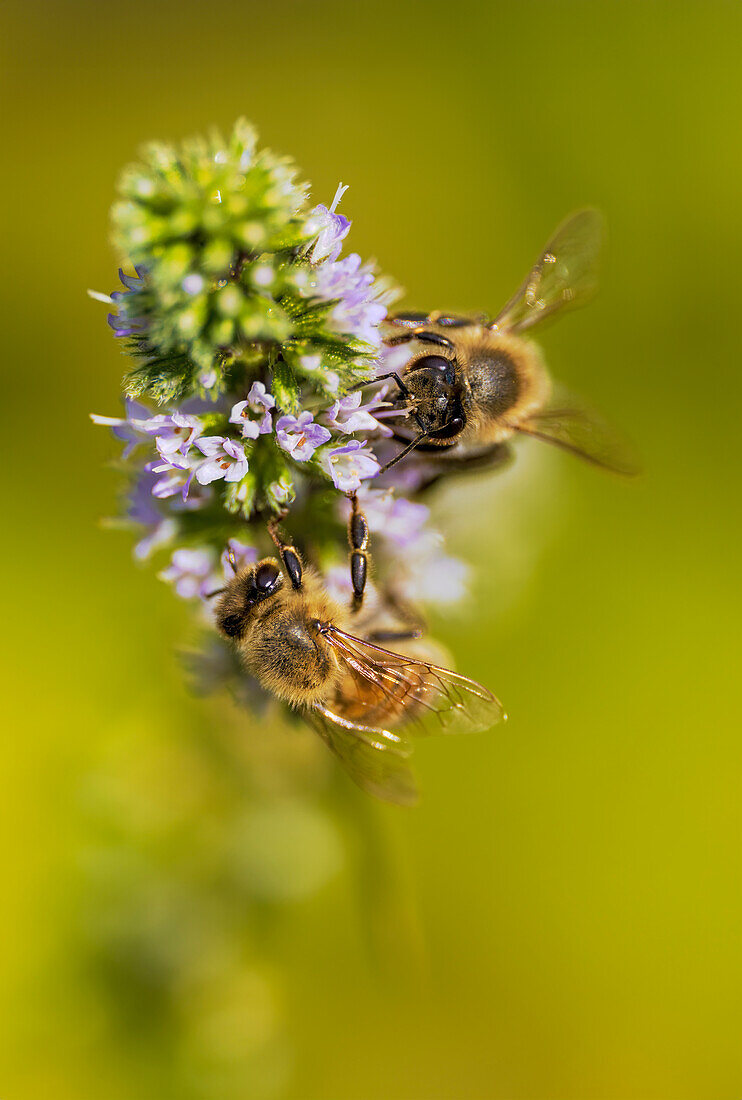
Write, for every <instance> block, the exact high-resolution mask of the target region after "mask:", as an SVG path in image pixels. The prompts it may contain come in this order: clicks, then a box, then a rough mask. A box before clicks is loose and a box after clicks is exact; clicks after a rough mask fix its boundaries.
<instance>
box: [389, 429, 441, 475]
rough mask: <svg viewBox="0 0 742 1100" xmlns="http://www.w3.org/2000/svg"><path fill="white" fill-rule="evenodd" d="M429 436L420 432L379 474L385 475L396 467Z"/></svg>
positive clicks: (427, 433)
mask: <svg viewBox="0 0 742 1100" xmlns="http://www.w3.org/2000/svg"><path fill="white" fill-rule="evenodd" d="M429 435H430V433H429V432H420V434H419V435H416V436H415V438H414V439H413V440H411V441H410V442H409V443H408V444H407V446H406V447H403V448H402V450H401V451H398V452H397V454H396V455H395V456H394V458H392V459H391V460H390V461H389V462H387V464H386V465H385V466H382V467H381V469H380V470H379V474H384V473H386V471H387V470H389V469H391V467H392V466H396V465H397V463H398V462H401V461H402V459H403V458H404V457H405V455H408V454H409V453H410V451H412V450H414V449H415V447H417V446H418V445H419V444H420V443H422V441H423V440H424V439H427V438H428V436H429ZM379 474H377V475H376V476H377V477H378V476H379Z"/></svg>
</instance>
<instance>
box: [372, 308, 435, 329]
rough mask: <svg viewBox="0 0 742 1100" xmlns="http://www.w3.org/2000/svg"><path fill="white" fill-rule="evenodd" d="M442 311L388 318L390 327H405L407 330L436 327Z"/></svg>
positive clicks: (397, 315)
mask: <svg viewBox="0 0 742 1100" xmlns="http://www.w3.org/2000/svg"><path fill="white" fill-rule="evenodd" d="M440 315H441V314H440V310H434V312H433V313H395V314H393V316H391V317H387V318H386V324H388V325H404V327H405V328H419V327H420V326H421V325H434V324H436V323H437V321H438V318H439V317H440Z"/></svg>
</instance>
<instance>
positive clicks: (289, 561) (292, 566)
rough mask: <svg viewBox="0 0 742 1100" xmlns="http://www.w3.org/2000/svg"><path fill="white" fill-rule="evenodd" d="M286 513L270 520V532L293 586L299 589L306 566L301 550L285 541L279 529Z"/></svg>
mask: <svg viewBox="0 0 742 1100" xmlns="http://www.w3.org/2000/svg"><path fill="white" fill-rule="evenodd" d="M286 514H287V513H286V512H282V513H281V515H280V516H279V517H278V518H276V519H272V520H270V521H269V523H268V534H269V535H270V537H271V538H272V539H273V541H274V542H275V544H276V547H277V548H278V552H279V554H280V555H281V561H282V562H283V565H284V568H285V570H286V572H287V573H288V577H289V580H290V581H291V586H292V588H295V589H296V590H297V591H298V590H299V589H300V588H301V580H302V576H303V573H304V566H303V565H302V560H301V557H300V555H299V551H298V550H297V549H296V547H295V546H292V545H291V543H290V542H285V541H284V539H283V538H282V536H281V534H280V532H279V530H278V524H279V523H280V522H281V520H282V519H283V518H284V516H285V515H286Z"/></svg>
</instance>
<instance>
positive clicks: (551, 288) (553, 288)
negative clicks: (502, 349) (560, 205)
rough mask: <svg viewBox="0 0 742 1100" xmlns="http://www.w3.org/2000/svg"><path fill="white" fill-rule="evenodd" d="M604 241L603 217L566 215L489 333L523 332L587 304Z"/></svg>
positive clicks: (594, 213) (593, 213) (580, 213)
mask: <svg viewBox="0 0 742 1100" xmlns="http://www.w3.org/2000/svg"><path fill="white" fill-rule="evenodd" d="M604 236H605V227H604V222H603V218H602V215H601V214H600V213H599V212H598V211H597V210H592V209H586V210H578V211H577V212H576V213H575V214H572V215H570V217H568V218H567V220H566V221H564V222H562V224H561V225H560V226H559V228H558V229H557V231H556V233H555V234H554V236H553V237H552V238H551V240H550V241H549V243H548V244H547V245H546V247H545V248H544V250H543V252H542V253H541V255H540V256H539V258H538V260H537V261H536V263H535V264H534V266H533V267H532V268H531V271H530V272H529V274H528V278H527V279H526V280H525V282H524V283H523V285H522V286H521V287H520V288H519V289H518V291H517V292H516V294H515V295H514V296H513V297H512V298H511V299H510V301H509V302H508V304H507V305H506V306H505V308H504V309H503V310H502V311H501V312H500V314H499V315H498V316H497V317H496V318H495V320H494V321H493V322H492V324H491V325H490V328H493V329H508V330H510V331H511V332H522V331H524V330H525V329H528V328H532V327H533V326H534V325H537V324H540V323H541V322H542V321H544V320H546V318H547V317H551V316H553V315H554V314H555V313H558V312H564V311H565V310H567V309H574V308H575V306H579V305H582V304H583V303H584V302H586V301H588V299H589V298H591V297H592V296H593V294H594V293H595V290H596V288H597V285H598V257H599V254H600V249H601V246H602V243H603V238H604Z"/></svg>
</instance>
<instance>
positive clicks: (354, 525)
mask: <svg viewBox="0 0 742 1100" xmlns="http://www.w3.org/2000/svg"><path fill="white" fill-rule="evenodd" d="M348 498H349V500H350V518H349V519H348V544H349V546H350V580H351V583H352V585H353V603H352V609H353V611H360V609H361V605H362V604H363V593H364V591H365V588H366V580H367V578H368V558H369V555H368V545H369V531H368V522H367V520H366V517H365V516H364V514H363V512H362V511H361V509H360V507H359V506H358V497H357V495H356V494H355V493H349V494H348Z"/></svg>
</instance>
